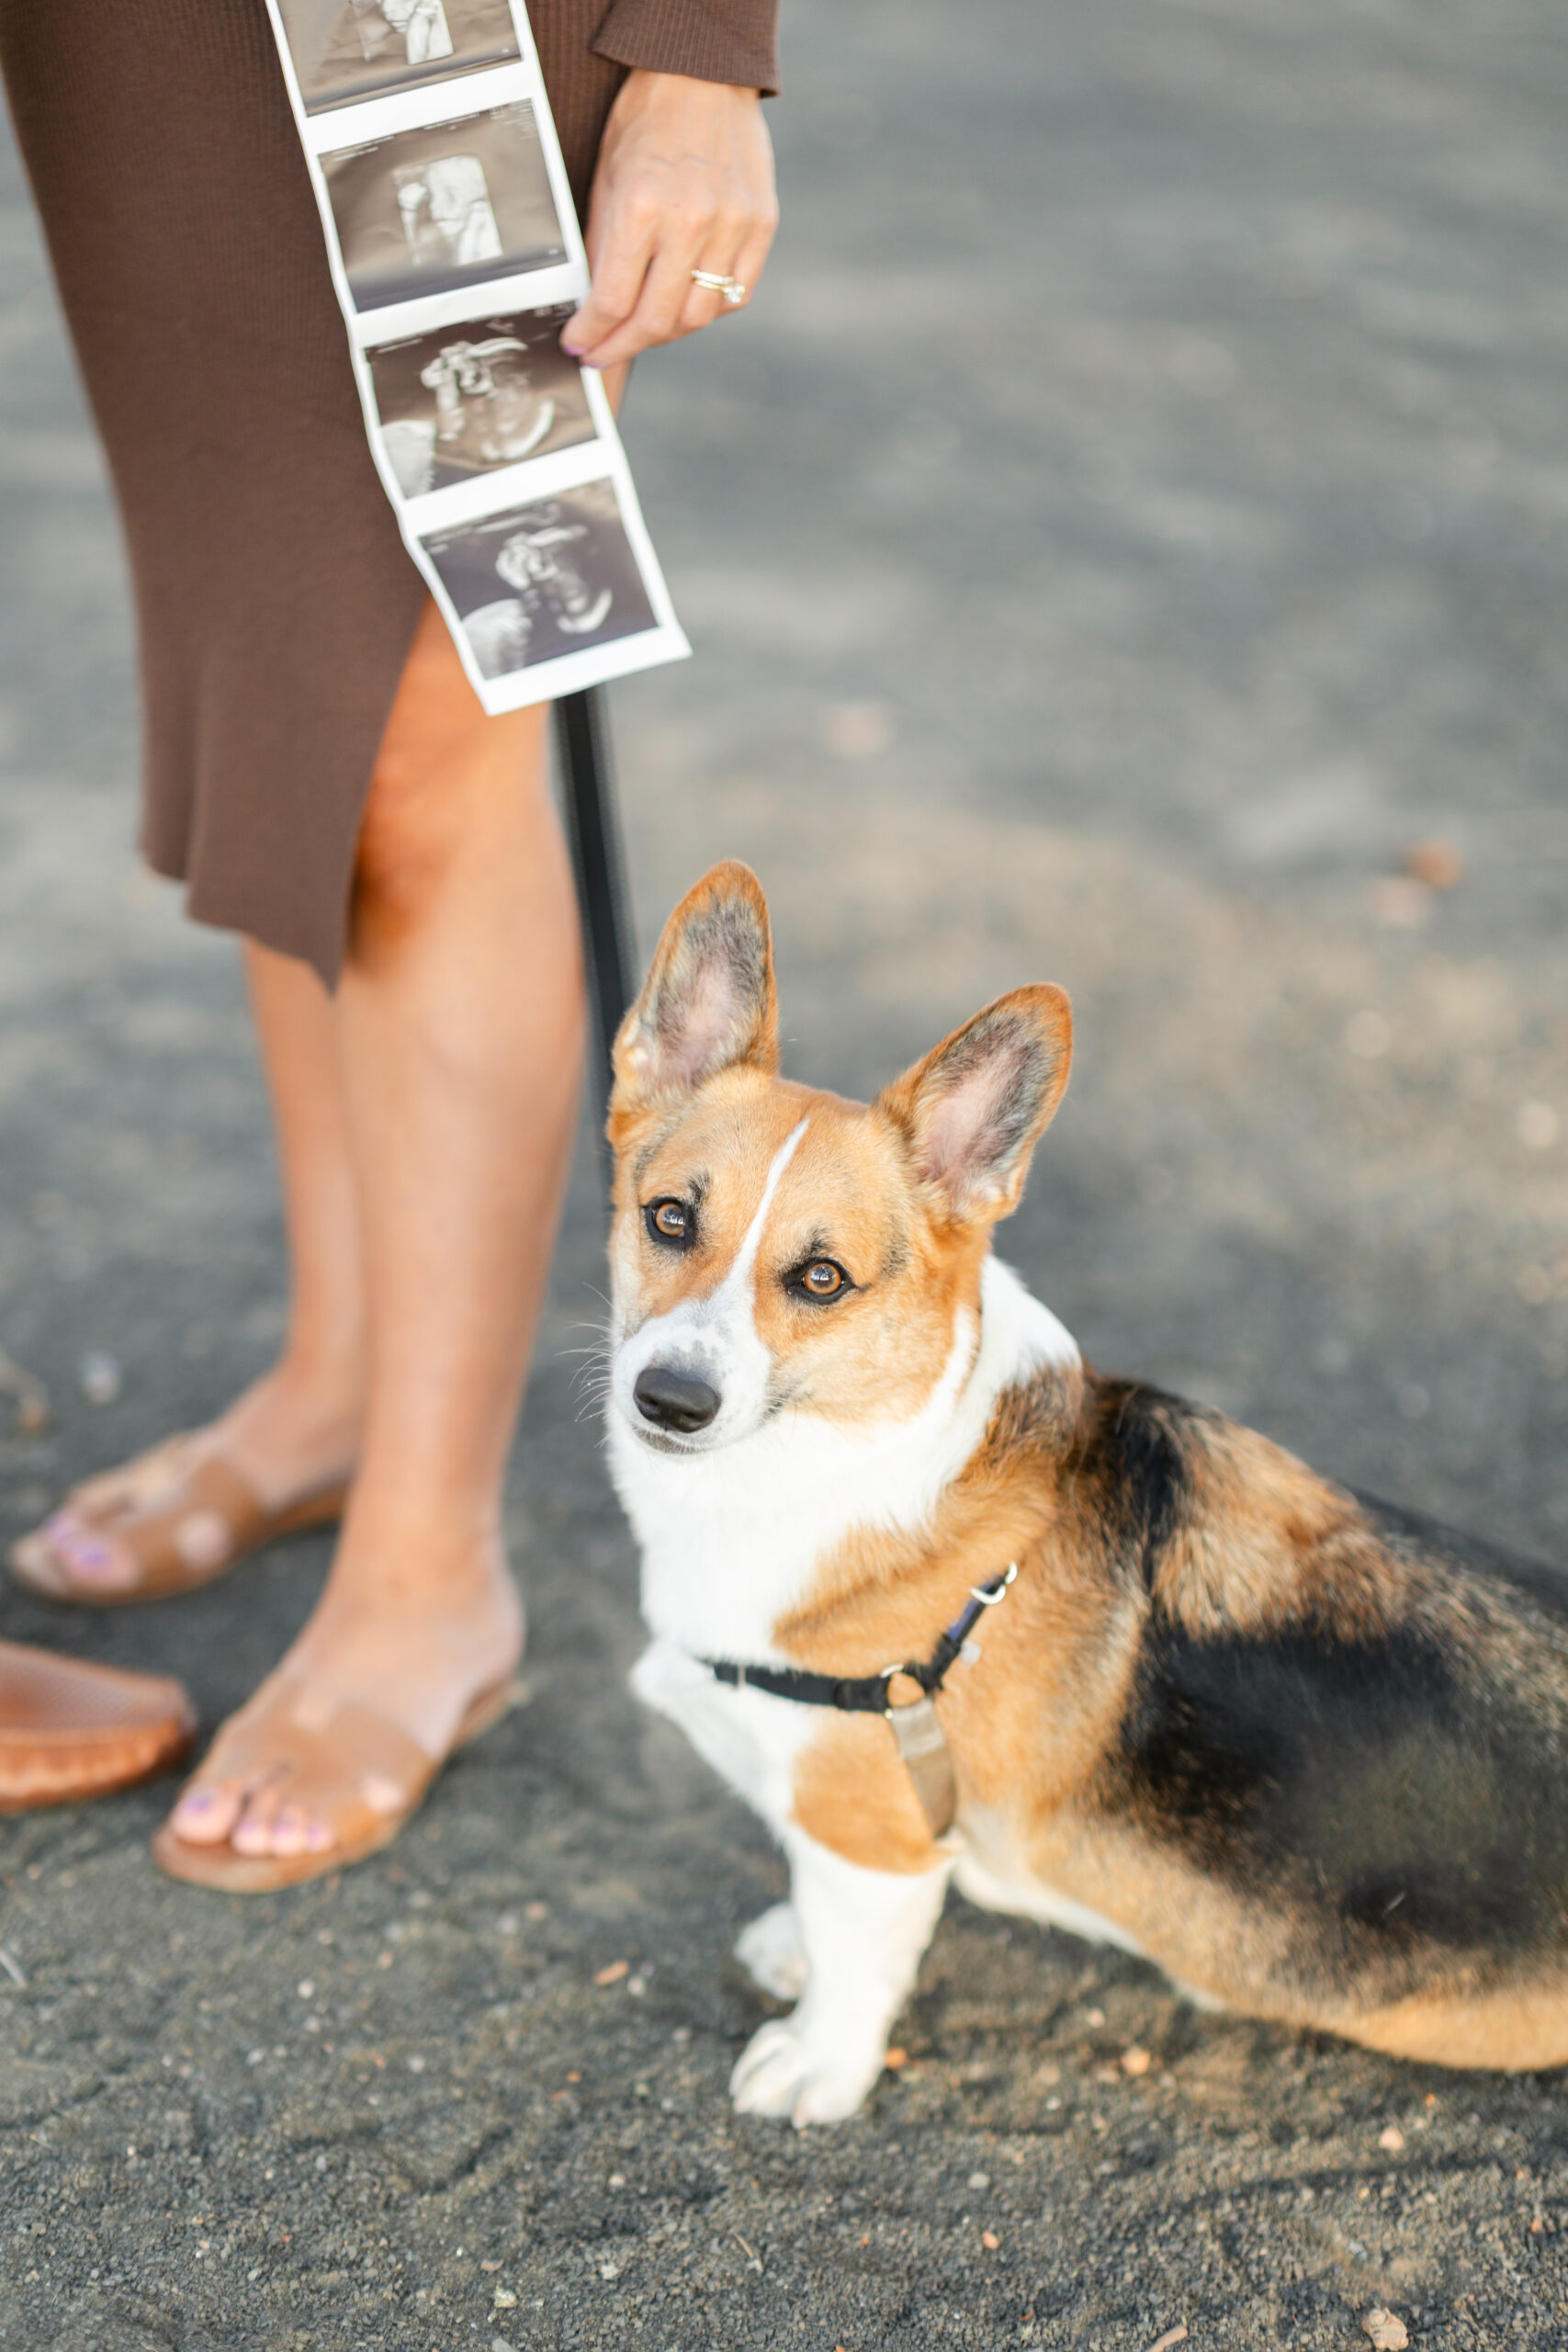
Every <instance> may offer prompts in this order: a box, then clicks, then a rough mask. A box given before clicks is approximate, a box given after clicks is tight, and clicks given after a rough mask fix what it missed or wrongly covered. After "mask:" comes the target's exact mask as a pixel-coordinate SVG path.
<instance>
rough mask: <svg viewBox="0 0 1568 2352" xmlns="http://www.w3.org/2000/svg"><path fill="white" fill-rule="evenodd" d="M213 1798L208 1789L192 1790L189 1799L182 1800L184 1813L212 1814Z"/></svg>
mask: <svg viewBox="0 0 1568 2352" xmlns="http://www.w3.org/2000/svg"><path fill="white" fill-rule="evenodd" d="M211 1810H212V1798H211V1796H210V1794H209V1792H208V1791H207V1790H206V1789H192V1791H191V1792H190V1794H189V1796H188V1797H182V1798H181V1799H180V1811H181V1812H182V1813H210V1812H211Z"/></svg>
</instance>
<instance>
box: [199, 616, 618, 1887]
mask: <svg viewBox="0 0 1568 2352" xmlns="http://www.w3.org/2000/svg"><path fill="white" fill-rule="evenodd" d="M546 718H547V714H546V712H545V711H544V710H543V709H533V710H527V711H520V712H517V713H514V714H513V715H512V716H510V717H508V718H491V719H487V718H485V717H484V716H483V714H482V712H481V710H480V707H479V703H478V700H477V699H476V697H475V695H474V694H473V692H472V689H471V688H470V687H469V685H468V682H467V680H466V678H465V677H464V675H463V672H462V669H461V666H460V664H459V662H458V661H457V654H456V651H455V650H454V649H453V646H452V643H451V639H450V638H449V637H448V635H447V633H446V629H445V628H444V627H443V625H442V623H441V621H440V619H439V618H438V616H437V615H436V614H435V612H434V607H429V608H427V610H426V613H425V616H424V619H423V623H422V625H421V628H420V630H419V633H418V636H417V637H416V639H415V642H414V646H413V649H412V653H411V655H410V659H409V662H408V666H407V669H406V671H405V673H404V677H403V681H402V684H401V686H400V690H399V694H398V698H397V702H396V704H395V705H394V707H393V710H392V714H391V718H390V719H389V724H388V728H387V733H386V737H385V740H384V741H383V744H382V749H381V753H380V757H379V759H378V763H377V769H376V774H375V777H374V779H373V782H372V785H371V789H370V796H369V800H368V804H367V811H366V818H365V825H364V831H363V834H362V838H361V844H360V854H359V866H358V876H357V884H356V893H355V910H354V918H353V925H352V932H351V939H350V948H349V956H348V962H347V966H346V968H345V971H344V979H343V983H342V987H341V989H340V991H339V995H338V998H337V999H336V1001H335V1002H334V1005H333V1023H334V1030H335V1037H336V1044H337V1050H338V1057H339V1062H340V1066H341V1069H342V1073H343V1080H344V1098H343V1099H344V1103H345V1106H346V1114H347V1122H348V1130H349V1136H350V1142H351V1151H352V1159H353V1168H354V1173H355V1186H356V1199H357V1205H358V1218H359V1225H360V1229H361V1232H362V1235H363V1264H364V1268H365V1274H366V1296H367V1302H368V1315H367V1357H366V1363H367V1379H366V1392H365V1415H364V1423H363V1440H362V1446H361V1453H360V1468H359V1475H358V1477H357V1479H356V1482H355V1489H354V1494H353V1497H352V1499H351V1502H350V1505H349V1509H348V1512H347V1515H346V1518H345V1520H344V1528H343V1534H342V1539H341V1542H340V1544H339V1548H338V1553H337V1557H336V1559H335V1561H334V1564H333V1571H332V1574H331V1577H329V1579H328V1583H327V1587H326V1589H325V1591H324V1592H323V1594H322V1597H321V1602H320V1603H319V1605H318V1607H317V1609H316V1611H315V1612H314V1614H313V1615H312V1617H311V1619H310V1623H308V1625H307V1626H306V1628H305V1630H304V1632H303V1633H302V1634H301V1635H300V1637H299V1641H298V1642H297V1644H296V1645H295V1646H294V1649H293V1650H292V1651H291V1652H290V1654H289V1657H288V1660H286V1662H285V1665H286V1670H287V1672H288V1674H289V1676H290V1678H291V1679H295V1680H296V1681H299V1680H300V1679H303V1680H304V1681H305V1682H306V1683H307V1684H308V1685H310V1686H312V1687H313V1689H314V1691H315V1692H316V1693H317V1694H318V1695H319V1699H320V1702H321V1705H322V1707H323V1709H326V1710H330V1706H331V1704H332V1702H333V1701H335V1700H339V1699H346V1700H352V1701H356V1702H359V1703H361V1704H363V1705H366V1706H367V1707H370V1708H373V1709H374V1710H375V1711H376V1712H378V1713H380V1714H382V1715H389V1716H391V1717H392V1718H393V1719H394V1720H396V1721H397V1722H398V1723H399V1724H400V1725H401V1727H402V1728H403V1729H405V1730H407V1731H409V1732H411V1733H412V1735H413V1736H414V1737H415V1738H416V1739H417V1740H418V1741H419V1742H420V1744H421V1746H422V1747H424V1748H425V1749H426V1750H427V1751H428V1752H430V1753H431V1754H434V1755H439V1754H440V1753H442V1752H443V1751H444V1749H445V1748H446V1747H447V1745H448V1744H449V1742H450V1740H451V1738H452V1736H453V1733H454V1731H455V1730H456V1728H457V1723H458V1721H459V1719H460V1717H461V1715H462V1713H463V1712H464V1709H465V1706H466V1704H467V1702H468V1700H469V1699H470V1698H472V1697H473V1696H474V1695H475V1694H476V1693H477V1692H478V1691H479V1690H481V1689H482V1688H484V1687H485V1686H486V1685H488V1684H490V1683H491V1682H493V1681H495V1680H496V1679H498V1678H499V1677H501V1676H502V1675H504V1674H505V1673H506V1671H507V1670H508V1669H509V1668H510V1666H511V1665H512V1663H513V1660H514V1658H515V1657H516V1655H517V1651H518V1648H519V1646H520V1644H521V1637H522V1624H521V1612H520V1610H519V1607H518V1603H517V1599H516V1594H515V1590H514V1589H513V1584H512V1580H511V1577H510V1576H509V1575H508V1573H507V1569H506V1564H505V1560H504V1557H503V1555H502V1542H501V1527H500V1513H501V1489H502V1475H503V1471H504V1467H505V1461H506V1454H507V1450H508V1447H509V1444H510V1442H511V1437H512V1430H513V1422H514V1419H515V1416H516V1410H517V1404H518V1399H519V1397H520V1395H521V1392H522V1385H523V1379H524V1375H525V1371H526V1367H527V1362H528V1354H529V1350H530V1346H531V1342H532V1338H533V1331H534V1325H535V1322H536V1317H537V1313H538V1308H539V1303H540V1300H541V1297H542V1295H543V1291H544V1285H545V1281H546V1277H547V1272H548V1269H549V1261H550V1255H551V1250H552V1248H553V1244H554V1239H555V1232H556V1225H557V1220H558V1214H559V1208H560V1201H561V1196H562V1193H563V1192H564V1189H565V1182H566V1176H567V1172H568V1169H569V1166H570V1154H571V1142H572V1135H573V1129H574V1125H575V1112H576V1103H577V1089H578V1079H579V1071H580V1066H581V1052H582V1037H583V1004H582V978H581V953H580V946H579V939H578V930H577V915H576V906H575V899H574V896H573V891H572V885H571V876H570V866H569V864H568V860H567V855H566V850H565V846H564V843H563V842H562V840H561V837H560V831H559V827H558V823H557V821H556V816H555V810H554V807H553V804H552V802H551V799H550V797H549V793H548V789H547V770H546ZM215 1761H216V1763H217V1764H219V1765H220V1763H221V1758H220V1757H219V1758H216V1759H215ZM175 1827H176V1828H177V1830H178V1832H179V1835H180V1836H181V1837H182V1838H184V1839H186V1840H187V1841H189V1842H193V1843H216V1842H219V1841H220V1840H222V1839H224V1838H230V1837H231V1836H232V1842H233V1844H234V1845H235V1846H236V1847H237V1848H238V1849H240V1850H241V1851H243V1852H246V1853H250V1854H256V1853H266V1852H269V1851H277V1852H292V1851H299V1850H300V1849H303V1848H305V1847H309V1846H319V1845H320V1844H321V1837H322V1832H323V1829H324V1828H325V1827H326V1825H325V1824H323V1823H321V1822H319V1821H316V1820H314V1819H313V1817H312V1816H311V1815H310V1806H309V1791H308V1790H306V1789H303V1788H296V1787H287V1788H286V1787H284V1786H283V1785H280V1784H278V1783H277V1782H276V1781H268V1780H267V1778H266V1776H265V1773H263V1774H260V1775H253V1776H252V1778H251V1780H250V1781H249V1782H248V1783H246V1784H243V1785H242V1784H239V1783H237V1782H233V1781H224V1780H223V1779H222V1777H221V1775H220V1772H214V1773H209V1775H206V1776H203V1777H202V1778H200V1779H198V1781H197V1783H196V1785H195V1786H194V1787H193V1788H192V1790H191V1791H190V1792H188V1793H187V1794H186V1797H185V1798H183V1799H182V1801H181V1804H180V1805H179V1807H178V1809H177V1811H176V1815H175Z"/></svg>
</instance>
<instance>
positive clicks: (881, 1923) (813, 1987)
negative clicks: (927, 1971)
mask: <svg viewBox="0 0 1568 2352" xmlns="http://www.w3.org/2000/svg"><path fill="white" fill-rule="evenodd" d="M784 1850H785V1852H786V1853H787V1854H788V1856H789V1860H790V1877H791V1885H792V1888H793V1902H792V1904H791V1905H790V1906H789V1907H790V1908H791V1909H792V1910H793V1912H794V1915H795V1923H796V1926H797V1928H798V1930H799V1935H800V1942H801V1946H802V1949H803V1951H804V1954H805V1961H806V1989H805V1991H804V1993H803V1994H802V1995H801V1998H800V2005H799V2007H797V2008H796V2010H795V2014H794V2015H793V2016H792V2017H788V2018H774V2019H773V2021H772V2022H771V2023H770V2024H768V2025H765V2026H762V2027H761V2029H760V2030H759V2031H758V2032H756V2033H754V2034H753V2035H752V2037H751V2040H750V2042H749V2043H748V2044H747V2046H746V2049H745V2051H744V2052H743V2053H742V2055H741V2058H740V2061H739V2064H738V2065H737V2066H736V2069H735V2072H734V2074H733V2075H731V2076H730V2079H729V2088H730V2093H731V2096H732V2097H733V2098H734V2100H735V2104H736V2106H737V2107H738V2108H739V2109H740V2111H741V2113H742V2114H743V2115H779V2116H787V2117H788V2118H789V2120H790V2121H791V2122H792V2123H794V2124H795V2126H796V2127H797V2128H804V2127H805V2125H807V2123H838V2122H840V2121H841V2120H843V2118H844V2117H845V2116H846V2115H852V2114H853V2113H854V2111H855V2109H856V2108H857V2107H859V2105H860V2103H861V2101H862V2100H863V2098H864V2097H865V2095H866V2093H867V2091H868V2090H870V2088H871V2086H872V2085H873V2083H874V2082H875V2080H876V2077H877V2075H879V2074H880V2073H881V2071H882V2061H883V2058H884V2056H885V2055H886V2049H887V2035H888V2031H889V2029H890V2028H891V2026H892V2023H893V2020H894V2018H896V2017H897V2014H898V2010H899V2007H900V2006H901V2005H902V2003H903V2001H904V1998H905V1996H906V1995H907V1994H908V1990H909V1987H910V1986H911V1985H913V1983H914V1981H915V1971H916V1970H917V1968H918V1967H919V1964H920V1954H921V1953H922V1952H923V1951H925V1948H926V1946H927V1944H929V1943H930V1941H931V1933H932V1930H933V1929H934V1928H935V1926H936V1923H937V1919H938V1917H939V1916H940V1914H941V1911H942V1896H943V1895H944V1894H945V1893H946V1892H947V1880H948V1873H949V1871H951V1869H952V1867H953V1865H952V1863H951V1861H949V1860H945V1859H944V1860H943V1861H942V1863H941V1865H940V1867H939V1868H938V1869H936V1870H934V1871H921V1872H920V1873H919V1875H917V1876H913V1877H911V1876H909V1875H908V1874H907V1873H903V1872H898V1871H868V1870H863V1869H862V1868H861V1867H860V1865H859V1864H858V1863H856V1862H846V1861H844V1860H842V1859H841V1857H840V1856H839V1855H838V1854H835V1853H833V1852H831V1851H830V1850H829V1848H828V1847H826V1846H820V1845H818V1842H817V1840H816V1839H815V1838H808V1837H807V1835H806V1834H805V1832H804V1831H803V1830H800V1829H795V1828H791V1829H787V1830H786V1831H785V1832H784ZM783 1907H784V1906H783V1905H781V1906H780V1908H783ZM766 1917H767V1919H768V1920H770V1921H771V1920H772V1919H773V1917H774V1914H773V1913H772V1912H770V1913H768V1914H767V1915H766ZM763 1924H764V1922H763V1921H761V1920H759V1921H758V1922H757V1926H758V1927H759V1928H760V1927H761V1926H762V1925H763ZM751 1932H754V1931H753V1930H748V1933H749V1934H750V1933H751Z"/></svg>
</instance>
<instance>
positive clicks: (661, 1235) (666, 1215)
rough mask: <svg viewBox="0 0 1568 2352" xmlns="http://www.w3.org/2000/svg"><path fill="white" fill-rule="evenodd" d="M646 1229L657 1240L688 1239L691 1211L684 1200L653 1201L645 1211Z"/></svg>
mask: <svg viewBox="0 0 1568 2352" xmlns="http://www.w3.org/2000/svg"><path fill="white" fill-rule="evenodd" d="M646 1215H647V1217H648V1229H649V1233H651V1234H652V1235H653V1237H654V1238H655V1240H657V1241H689V1240H690V1239H691V1238H692V1230H693V1221H692V1212H691V1210H690V1209H689V1208H688V1207H687V1205H686V1204H685V1202H684V1201H655V1202H653V1204H651V1206H650V1207H649V1209H648V1210H647V1212H646Z"/></svg>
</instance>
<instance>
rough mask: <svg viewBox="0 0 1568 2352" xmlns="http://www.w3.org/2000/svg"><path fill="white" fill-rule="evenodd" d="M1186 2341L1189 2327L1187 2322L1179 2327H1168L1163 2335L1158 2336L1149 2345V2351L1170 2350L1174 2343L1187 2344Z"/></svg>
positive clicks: (1168, 2351)
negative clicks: (1187, 2327)
mask: <svg viewBox="0 0 1568 2352" xmlns="http://www.w3.org/2000/svg"><path fill="white" fill-rule="evenodd" d="M1186 2341H1187V2329H1186V2325H1185V2324H1182V2325H1181V2326H1179V2327H1168V2328H1167V2329H1166V2331H1165V2334H1164V2335H1156V2338H1155V2340H1154V2342H1153V2343H1152V2344H1151V2345H1150V2346H1149V2352H1170V2347H1171V2346H1172V2345H1173V2344H1185V2343H1186Z"/></svg>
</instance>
